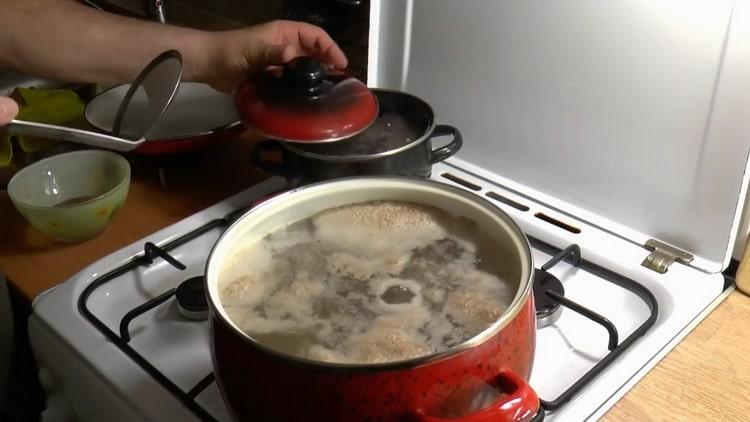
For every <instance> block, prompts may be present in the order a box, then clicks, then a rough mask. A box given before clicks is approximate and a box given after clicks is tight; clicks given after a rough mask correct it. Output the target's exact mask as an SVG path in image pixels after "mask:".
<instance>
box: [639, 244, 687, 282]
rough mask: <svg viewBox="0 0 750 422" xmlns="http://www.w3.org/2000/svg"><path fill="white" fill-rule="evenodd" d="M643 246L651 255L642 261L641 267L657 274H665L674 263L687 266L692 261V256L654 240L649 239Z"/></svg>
mask: <svg viewBox="0 0 750 422" xmlns="http://www.w3.org/2000/svg"><path fill="white" fill-rule="evenodd" d="M643 246H644V247H645V248H646V249H648V250H650V251H651V253H650V254H648V256H647V257H646V259H644V260H643V262H642V263H641V265H643V266H644V267H646V268H648V269H651V270H653V271H656V272H657V273H659V274H664V273H666V272H667V269H669V266H670V265H672V263H673V262H675V261H677V262H679V263H680V264H685V265H687V264H689V263H690V261H692V260H693V254H690V253H687V252H685V251H681V250H679V249H677V248H675V247H673V246H669V245H667V244H666V243H662V242H659V241H658V240H656V239H649V240H648V241H646V244H645V245H643Z"/></svg>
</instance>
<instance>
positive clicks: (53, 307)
mask: <svg viewBox="0 0 750 422" xmlns="http://www.w3.org/2000/svg"><path fill="white" fill-rule="evenodd" d="M369 45H370V55H369V69H368V80H369V84H370V85H371V86H374V87H382V88H396V89H401V90H405V91H408V92H410V93H413V94H415V95H417V96H420V97H422V98H424V99H425V100H426V101H428V102H429V103H430V104H431V105H433V106H434V107H435V112H436V116H437V120H438V121H440V122H441V123H443V122H444V123H449V124H452V125H455V126H456V127H458V128H459V129H460V130H461V131H462V133H463V135H464V140H465V142H464V147H463V149H462V150H461V151H460V152H459V153H458V155H457V156H456V157H454V158H451V159H448V160H447V161H446V163H444V164H439V165H436V166H435V167H434V168H433V176H432V177H433V179H435V180H438V181H441V182H444V183H450V184H454V185H457V186H460V187H463V188H465V189H467V190H469V191H472V192H475V193H476V194H477V195H482V196H486V197H487V198H489V199H490V200H491V201H493V202H494V203H496V204H497V206H498V207H500V208H502V209H503V210H504V211H506V212H507V213H508V214H509V215H511V216H512V217H513V218H514V219H515V220H516V221H517V222H518V224H519V225H520V226H521V228H522V229H523V230H524V232H525V233H526V234H527V235H528V236H529V237H530V239H531V241H532V246H533V248H534V260H535V264H536V266H537V268H541V267H543V266H544V264H545V263H547V262H548V261H549V260H550V259H551V258H552V257H553V256H558V257H559V258H564V259H563V260H562V261H561V262H558V263H551V265H549V267H548V268H545V269H547V270H549V273H550V274H552V275H554V276H555V277H556V278H557V279H559V280H560V282H561V285H562V286H563V288H564V298H563V299H559V298H558V299H557V303H558V304H560V303H561V304H562V306H560V307H557V308H555V310H554V312H552V313H550V314H545V317H544V318H541V319H543V320H544V321H543V322H544V324H540V325H541V326H540V328H539V329H538V332H537V348H536V354H535V357H534V369H533V373H532V377H531V380H530V384H531V386H532V387H533V388H534V389H535V390H536V391H537V392H538V393H539V395H540V397H541V398H542V399H543V400H544V407H545V409H546V420H555V421H557V420H560V421H568V420H569V421H581V420H596V419H597V418H599V417H600V416H601V415H603V414H604V413H605V412H606V411H607V410H608V409H609V408H610V407H611V406H612V405H613V404H614V403H616V401H617V400H619V399H620V398H621V397H622V396H623V395H624V394H625V393H626V392H627V391H628V390H629V389H630V388H631V387H632V386H633V385H634V384H635V383H636V382H637V381H638V380H639V379H640V378H641V377H642V376H643V375H645V374H646V373H647V372H648V371H649V370H650V369H651V368H652V367H653V366H654V365H655V364H656V363H657V362H658V361H659V360H660V359H661V358H662V357H663V356H664V355H666V354H667V353H668V352H669V350H670V349H671V348H673V347H674V346H675V345H676V344H677V343H678V342H679V341H680V340H681V339H682V338H683V337H684V336H685V335H687V333H688V332H689V331H690V330H691V329H692V328H693V327H694V326H695V325H697V324H698V323H699V322H700V320H702V319H703V318H704V317H705V315H706V314H707V313H708V312H710V310H711V309H713V307H715V306H716V305H717V304H718V303H720V301H721V300H722V299H723V298H724V297H725V296H726V295H727V294H728V293H729V292H730V291H731V290H732V286H731V280H728V279H726V278H725V277H724V276H723V274H722V271H724V270H725V269H726V268H727V266H728V265H729V264H730V260H731V258H732V253H733V251H734V250H737V251H740V250H741V246H742V244H743V243H744V238H745V237H746V235H745V233H746V231H747V229H746V227H747V223H746V222H744V221H743V219H742V210H743V205H744V203H745V197H746V187H747V181H748V177H747V175H746V168H747V158H748V151H749V147H750V139H747V138H748V136H747V134H749V133H750V131H748V129H750V119H749V118H747V117H746V112H745V110H747V106H746V105H747V104H750V2H748V1H729V0H726V1H722V0H717V1H712V2H705V1H684V0H683V1H677V0H674V1H660V2H654V1H650V0H639V1H636V0H631V1H622V2H616V3H611V2H610V3H606V4H605V3H603V2H599V1H597V0H576V1H572V0H558V1H554V2H544V1H541V0H526V1H504V2H500V1H496V0H474V1H472V2H457V1H450V0H429V1H428V0H422V1H405V0H402V1H395V0H388V1H372V2H371V28H370V42H369ZM283 187H284V186H283V183H282V181H280V180H278V179H269V181H267V182H264V183H262V184H259V185H257V186H254V187H251V188H249V189H248V190H246V191H244V192H242V193H240V194H238V195H237V196H235V197H233V198H230V199H228V200H226V201H222V202H221V203H219V204H217V205H215V206H213V207H211V208H209V209H207V210H204V211H201V212H199V213H197V214H195V215H193V216H191V217H189V218H187V219H185V220H183V221H181V222H179V223H177V224H175V225H173V226H170V227H167V228H165V229H163V230H161V231H159V232H157V233H154V234H153V235H151V236H148V237H147V238H145V239H143V240H142V241H139V242H136V243H134V244H132V245H130V246H128V247H125V248H123V249H121V250H120V251H117V252H115V253H113V254H111V255H110V256H108V257H106V258H104V259H102V260H100V261H98V262H95V263H93V264H92V265H91V266H89V267H87V268H85V269H84V270H82V271H81V272H80V273H78V274H77V275H76V276H75V277H73V278H72V279H70V280H68V281H66V282H65V283H63V284H61V285H60V286H58V287H56V288H54V289H52V290H50V291H48V292H46V293H44V294H43V295H41V296H40V297H39V298H37V299H36V300H35V302H34V313H33V315H32V316H31V319H30V336H31V340H32V345H33V347H34V352H35V355H36V356H37V359H38V362H39V365H40V367H41V368H42V369H41V373H40V377H41V378H42V380H43V384H44V385H45V389H46V390H47V391H48V393H49V394H50V406H49V408H48V410H47V413H46V419H48V420H66V419H65V418H77V419H79V420H109V421H130V420H157V421H158V420H180V421H187V420H227V413H226V409H225V407H224V406H223V404H222V401H221V399H220V396H219V394H218V391H217V388H216V384H215V382H214V381H213V378H212V376H211V361H210V351H209V342H208V325H207V323H206V322H205V321H196V320H193V319H190V318H186V317H185V316H184V315H188V316H190V315H191V313H190V312H187V313H186V312H184V311H185V309H182V311H183V312H182V313H181V312H180V307H179V306H178V304H177V300H176V298H175V294H176V292H175V290H173V289H176V288H177V287H178V286H180V285H181V283H182V282H183V281H185V280H188V279H190V278H192V277H195V276H199V275H200V274H202V272H203V270H204V266H205V261H206V257H207V255H208V252H209V250H210V248H211V246H212V245H213V243H214V242H215V241H216V239H217V238H218V236H219V235H220V233H221V232H222V229H223V228H224V227H226V224H227V222H228V221H229V219H228V217H227V216H229V215H230V214H232V213H233V212H242V209H243V208H244V207H247V206H249V205H250V204H251V203H252V202H253V201H255V200H257V199H259V198H261V197H263V196H265V195H267V194H269V193H271V192H275V191H278V190H280V189H283ZM237 210H240V211H237ZM738 239H741V240H738ZM571 245H577V247H576V246H571ZM578 250H580V258H582V260H581V262H578V261H577V260H576V258H577V254H576V251H578ZM560 251H567V252H565V253H563V254H560ZM182 266H184V267H185V268H184V269H180V268H181V267H182ZM542 290H543V289H542ZM540 294H541V295H542V296H545V297H550V295H549V294H546V293H545V292H544V291H541V292H540ZM551 296H552V297H557V296H555V295H551ZM553 302H554V301H553ZM183 308H184V306H183ZM188 311H189V310H188ZM586 315H588V317H587V316H586ZM592 315H593V316H592ZM592 318H593V320H592ZM605 320H606V321H605ZM248 382H252V380H248ZM251 399H252V398H248V400H251ZM675 405H679V404H675Z"/></svg>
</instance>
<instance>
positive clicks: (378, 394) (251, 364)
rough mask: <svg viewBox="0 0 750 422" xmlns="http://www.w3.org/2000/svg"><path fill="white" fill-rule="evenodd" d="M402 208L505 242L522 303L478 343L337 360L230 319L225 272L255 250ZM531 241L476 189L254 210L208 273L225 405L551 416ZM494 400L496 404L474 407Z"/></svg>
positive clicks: (500, 252) (393, 416) (250, 417)
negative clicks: (537, 377)
mask: <svg viewBox="0 0 750 422" xmlns="http://www.w3.org/2000/svg"><path fill="white" fill-rule="evenodd" d="M376 200H396V201H409V202H412V203H417V204H422V205H427V206H432V207H438V208H440V209H442V210H444V211H446V212H448V213H449V214H451V215H454V216H463V217H468V218H470V219H471V220H473V221H474V222H476V223H477V224H478V225H479V227H480V229H481V230H482V231H483V233H487V234H490V235H491V236H492V237H493V238H494V239H493V240H494V241H496V242H497V244H498V245H500V246H499V247H498V248H497V250H496V251H494V253H495V256H494V259H497V260H498V262H502V263H503V264H504V265H501V266H500V267H501V268H502V270H501V272H502V274H497V275H498V276H500V277H501V278H502V279H504V280H506V281H509V282H512V283H514V285H515V286H516V289H515V292H516V293H515V297H514V299H513V301H512V303H511V304H510V306H509V307H508V309H507V310H506V311H505V313H504V314H502V315H501V316H500V317H499V318H498V319H497V320H496V321H495V322H494V323H492V324H491V325H490V326H489V327H488V328H486V329H485V330H484V331H482V332H480V333H479V334H477V335H476V336H474V337H472V338H470V339H469V340H467V341H465V342H464V343H461V344H459V345H457V346H455V347H453V348H450V349H448V350H445V351H443V352H440V353H436V354H433V355H427V356H421V357H418V358H413V359H409V360H402V361H397V362H387V363H377V364H343V363H326V362H322V361H315V360H311V359H305V358H300V357H297V356H292V355H289V354H285V353H282V352H279V351H277V350H276V349H274V348H272V347H270V346H269V345H266V344H263V343H262V342H260V341H258V340H256V339H255V338H253V337H252V336H250V335H248V334H246V333H245V332H243V331H242V330H241V329H239V328H238V326H237V325H235V323H234V322H233V321H232V320H231V319H230V318H229V317H228V314H227V312H226V310H225V309H224V308H223V306H222V304H221V301H220V296H219V285H218V282H219V274H220V272H221V269H222V267H223V265H224V264H225V263H226V262H229V261H228V258H229V257H231V256H232V254H233V253H234V252H236V251H238V250H241V249H240V248H242V247H243V245H247V244H248V242H253V241H254V240H256V239H260V238H262V237H264V236H266V235H267V234H269V233H272V232H274V231H275V230H277V229H278V228H280V227H283V226H286V225H288V224H290V223H292V222H295V221H299V220H302V219H305V218H307V217H311V216H313V215H315V214H317V213H319V212H321V211H324V210H327V209H331V208H334V207H338V206H343V205H347V204H354V203H359V202H363V201H376ZM533 268H534V267H533V263H532V255H531V252H530V247H529V244H528V241H527V239H526V237H525V236H524V234H523V233H522V232H521V230H520V229H519V228H518V226H517V225H516V224H515V223H514V222H513V221H512V220H511V218H510V217H509V216H507V215H506V214H505V213H504V212H502V211H501V210H500V209H498V208H497V207H495V206H494V205H492V204H491V203H489V202H488V201H486V200H485V199H483V198H482V197H480V196H478V195H475V194H473V193H470V192H467V191H465V190H462V189H459V188H455V187H452V186H449V185H445V184H441V183H438V182H433V181H428V180H418V179H411V178H398V177H354V178H348V179H338V180H335V181H327V182H321V183H317V184H313V185H309V186H306V187H303V188H300V189H297V190H293V191H290V192H287V193H283V194H280V195H278V196H275V197H273V198H271V199H269V200H267V201H265V202H263V203H261V204H260V205H258V206H256V207H255V208H253V209H252V210H250V211H248V212H247V213H246V214H244V215H243V216H242V217H240V218H239V219H237V220H236V222H235V223H234V224H233V225H232V226H231V227H230V228H229V229H228V230H227V231H226V232H225V233H224V234H223V235H222V237H221V238H220V239H219V241H218V242H217V243H216V245H215V246H214V248H213V250H212V251H211V254H210V256H209V259H208V264H207V268H206V277H205V279H206V291H207V296H208V303H209V308H210V313H211V318H210V323H211V337H212V354H213V362H214V372H215V375H216V379H217V382H218V385H219V387H220V390H221V392H222V395H223V398H224V400H225V402H226V404H227V406H228V408H229V409H230V412H231V414H232V415H233V417H234V418H235V419H236V420H241V421H264V422H276V421H282V422H286V421H325V422H339V421H340V422H343V421H347V422H351V421H364V420H373V421H374V420H378V421H433V422H437V421H451V420H452V421H465V422H480V421H486V422H489V421H494V422H497V421H501V422H502V421H529V420H533V419H535V418H540V417H543V412H542V411H541V410H540V405H539V399H538V398H537V396H536V394H535V393H534V392H533V390H531V388H530V387H529V386H528V385H527V383H526V380H527V379H528V377H529V375H530V373H531V365H532V362H533V355H534V347H535V333H536V328H535V327H536V315H535V312H534V303H533V302H534V300H533V295H532V282H533V280H532V279H533V274H534V272H533ZM488 391H489V392H491V393H492V398H491V399H490V400H489V403H486V402H485V403H486V404H487V405H486V406H485V405H481V406H473V407H472V406H470V405H469V403H471V402H472V401H475V400H476V399H477V397H478V396H482V395H483V394H485V393H486V392H488Z"/></svg>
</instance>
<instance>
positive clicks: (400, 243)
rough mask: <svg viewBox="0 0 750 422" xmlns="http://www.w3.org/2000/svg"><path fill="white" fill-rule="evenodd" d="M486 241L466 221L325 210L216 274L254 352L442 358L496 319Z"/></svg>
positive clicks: (348, 358)
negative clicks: (262, 348) (257, 346)
mask: <svg viewBox="0 0 750 422" xmlns="http://www.w3.org/2000/svg"><path fill="white" fill-rule="evenodd" d="M499 249H500V248H499V245H498V244H497V242H496V241H495V240H493V239H492V238H491V237H490V236H488V235H487V234H485V233H482V232H481V230H479V227H478V225H477V224H476V223H475V222H473V221H471V220H469V219H466V218H456V217H452V216H449V215H447V214H446V213H445V212H443V211H441V210H439V209H437V208H433V207H427V206H423V205H417V204H411V203H406V202H397V201H373V202H366V203H361V204H354V205H347V206H343V207H338V208H334V209H330V210H327V211H324V212H322V213H319V214H317V215H315V216H313V217H311V218H307V219H304V220H301V221H298V222H295V223H293V224H291V225H289V226H286V227H284V228H282V229H280V230H277V231H276V232H274V233H271V234H269V235H267V236H265V237H264V238H262V239H260V240H258V241H255V242H252V243H249V244H246V245H244V246H243V247H241V248H237V249H236V250H235V251H234V253H233V255H231V256H229V257H228V258H227V261H226V262H225V263H224V265H223V267H222V268H221V272H220V275H219V286H218V287H219V296H220V300H221V303H222V305H223V307H224V309H225V310H226V312H227V315H228V316H229V318H230V319H231V320H232V321H233V322H234V323H235V324H236V325H237V326H238V327H239V328H240V329H241V330H243V331H244V332H246V333H247V334H248V335H250V336H251V337H252V338H254V339H256V340H257V341H258V342H260V343H262V344H264V345H266V346H267V347H270V348H273V349H275V350H278V351H280V352H283V353H287V354H290V355H294V356H298V357H303V358H307V359H313V360H318V361H324V362H336V363H359V364H362V363H383V362H393V361H399V360H405V359H409V358H415V357H419V356H424V355H428V354H433V353H437V352H441V351H444V350H447V349H449V348H451V347H454V346H456V345H458V344H461V343H463V342H464V341H466V340H468V339H470V338H472V337H474V336H475V335H477V334H479V333H480V332H481V331H483V330H484V329H486V328H487V327H488V326H489V325H491V324H492V323H493V322H495V321H497V319H498V318H499V317H500V316H501V315H502V314H503V313H504V312H505V310H506V309H507V307H508V306H509V305H510V303H511V302H512V299H513V297H514V295H515V290H516V286H515V285H514V284H513V283H509V282H507V281H505V280H502V279H501V278H500V277H498V275H497V274H502V270H501V268H500V266H501V265H502V263H501V262H497V260H496V259H492V257H493V256H494V255H495V254H496V253H497V251H498V250H499Z"/></svg>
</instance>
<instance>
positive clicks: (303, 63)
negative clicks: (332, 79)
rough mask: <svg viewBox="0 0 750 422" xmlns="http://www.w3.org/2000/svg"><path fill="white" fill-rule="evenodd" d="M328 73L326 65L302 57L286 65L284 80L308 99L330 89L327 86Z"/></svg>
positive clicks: (328, 85)
mask: <svg viewBox="0 0 750 422" xmlns="http://www.w3.org/2000/svg"><path fill="white" fill-rule="evenodd" d="M327 74H328V71H327V69H326V67H325V65H324V64H323V63H321V62H319V61H317V60H315V59H313V58H311V57H306V56H301V57H297V58H294V59H292V60H290V61H289V62H288V63H286V64H285V65H284V74H283V78H284V81H285V82H286V83H288V84H289V85H290V86H291V87H293V88H294V89H295V90H299V92H300V93H301V94H304V95H305V96H307V97H317V96H320V95H322V94H324V93H325V92H326V91H327V90H328V89H327V88H330V84H326V83H325V82H326V80H325V78H326V76H327Z"/></svg>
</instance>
